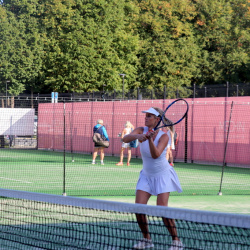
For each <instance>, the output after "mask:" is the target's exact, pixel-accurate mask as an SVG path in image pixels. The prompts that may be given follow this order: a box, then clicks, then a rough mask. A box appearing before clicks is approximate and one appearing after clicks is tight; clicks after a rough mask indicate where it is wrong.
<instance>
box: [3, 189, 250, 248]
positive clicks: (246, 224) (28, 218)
mask: <svg viewBox="0 0 250 250" xmlns="http://www.w3.org/2000/svg"><path fill="white" fill-rule="evenodd" d="M0 196H1V198H0V203H1V204H0V213H1V223H0V249H36V250H37V249H96V250H99V249H105V250H106V249H107V250H111V249H112V250H116V249H132V248H133V246H134V244H136V243H137V241H138V240H139V239H141V238H142V234H141V231H140V229H139V226H138V223H137V220H136V214H145V215H146V217H147V223H148V226H149V231H150V235H151V238H152V241H153V244H154V249H168V248H169V247H170V246H171V244H172V239H171V236H170V234H169V233H168V230H167V229H166V226H165V225H164V223H163V220H162V218H172V219H175V224H176V228H177V232H178V237H179V238H180V239H181V241H182V243H183V245H184V248H183V249H235V250H236V249H250V241H249V238H250V216H248V215H237V214H223V213H217V212H206V211H195V210H187V209H179V208H178V209H177V208H166V207H158V206H157V207H156V206H149V205H148V206H147V205H140V204H129V203H120V202H112V201H101V200H93V199H84V198H75V197H65V196H57V195H48V194H39V193H30V192H23V191H14V190H6V189H0ZM176 249H178V248H176Z"/></svg>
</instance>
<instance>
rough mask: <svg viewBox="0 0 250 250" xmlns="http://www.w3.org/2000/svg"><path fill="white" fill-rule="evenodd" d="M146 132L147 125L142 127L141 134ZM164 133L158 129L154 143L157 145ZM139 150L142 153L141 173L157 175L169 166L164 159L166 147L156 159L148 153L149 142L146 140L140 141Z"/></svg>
mask: <svg viewBox="0 0 250 250" xmlns="http://www.w3.org/2000/svg"><path fill="white" fill-rule="evenodd" d="M147 132H148V127H144V131H143V134H146V133H147ZM164 134H165V133H164V132H163V131H161V130H160V131H159V132H158V134H157V136H156V138H155V140H154V143H155V145H156V146H157V145H158V142H159V139H160V138H161V136H162V135H164ZM140 151H141V155H142V161H143V169H142V171H143V174H145V175H148V176H151V177H152V176H158V175H161V174H163V173H165V172H166V171H167V168H168V167H170V165H169V163H168V161H167V159H166V151H167V147H165V149H164V150H163V152H162V153H161V155H160V156H159V157H158V158H157V159H153V158H152V156H151V153H150V149H149V142H148V140H147V141H145V142H142V143H140Z"/></svg>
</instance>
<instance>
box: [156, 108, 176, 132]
mask: <svg viewBox="0 0 250 250" xmlns="http://www.w3.org/2000/svg"><path fill="white" fill-rule="evenodd" d="M152 108H153V109H155V110H156V111H157V112H158V113H159V116H158V117H162V115H163V113H164V111H163V110H162V109H160V108H157V107H152ZM163 120H164V123H165V124H171V123H172V121H171V120H169V119H168V118H166V117H165V116H164V117H163ZM168 128H169V129H170V130H171V132H172V133H174V132H175V131H174V126H169V127H168Z"/></svg>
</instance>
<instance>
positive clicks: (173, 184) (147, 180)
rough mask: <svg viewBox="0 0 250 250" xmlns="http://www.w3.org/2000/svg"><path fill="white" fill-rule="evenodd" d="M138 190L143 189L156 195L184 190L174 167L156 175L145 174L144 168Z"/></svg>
mask: <svg viewBox="0 0 250 250" xmlns="http://www.w3.org/2000/svg"><path fill="white" fill-rule="evenodd" d="M137 190H142V191H145V192H147V193H150V194H151V195H156V196H157V195H158V194H162V193H168V192H174V191H177V192H178V193H181V192H182V188H181V184H180V181H179V178H178V176H177V174H176V172H175V170H174V168H173V167H169V168H168V171H166V173H164V174H162V175H158V176H154V177H150V176H147V175H145V174H143V170H142V171H141V172H140V176H139V180H138V182H137V185H136V191H137Z"/></svg>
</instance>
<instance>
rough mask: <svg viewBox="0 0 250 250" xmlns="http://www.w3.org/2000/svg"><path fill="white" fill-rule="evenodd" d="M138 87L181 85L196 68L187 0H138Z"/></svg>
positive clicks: (196, 53) (187, 82) (192, 13)
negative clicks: (139, 43)
mask: <svg viewBox="0 0 250 250" xmlns="http://www.w3.org/2000/svg"><path fill="white" fill-rule="evenodd" d="M138 4H139V6H140V10H141V13H140V16H139V18H138V25H139V27H138V32H139V34H140V39H141V50H140V54H139V58H140V66H141V68H140V75H139V81H140V82H141V87H144V88H145V87H148V86H149V87H150V86H151V87H153V88H162V87H163V85H166V86H167V87H168V89H179V90H181V89H182V86H189V85H190V84H191V80H192V78H193V77H195V76H196V75H197V74H198V73H199V70H198V68H197V63H198V58H199V57H198V56H199V47H198V46H197V44H196V40H195V37H194V35H193V29H192V22H191V21H192V20H193V18H194V16H195V15H196V11H195V8H194V5H193V4H192V2H191V1H188V0H170V1H161V0H140V1H138Z"/></svg>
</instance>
